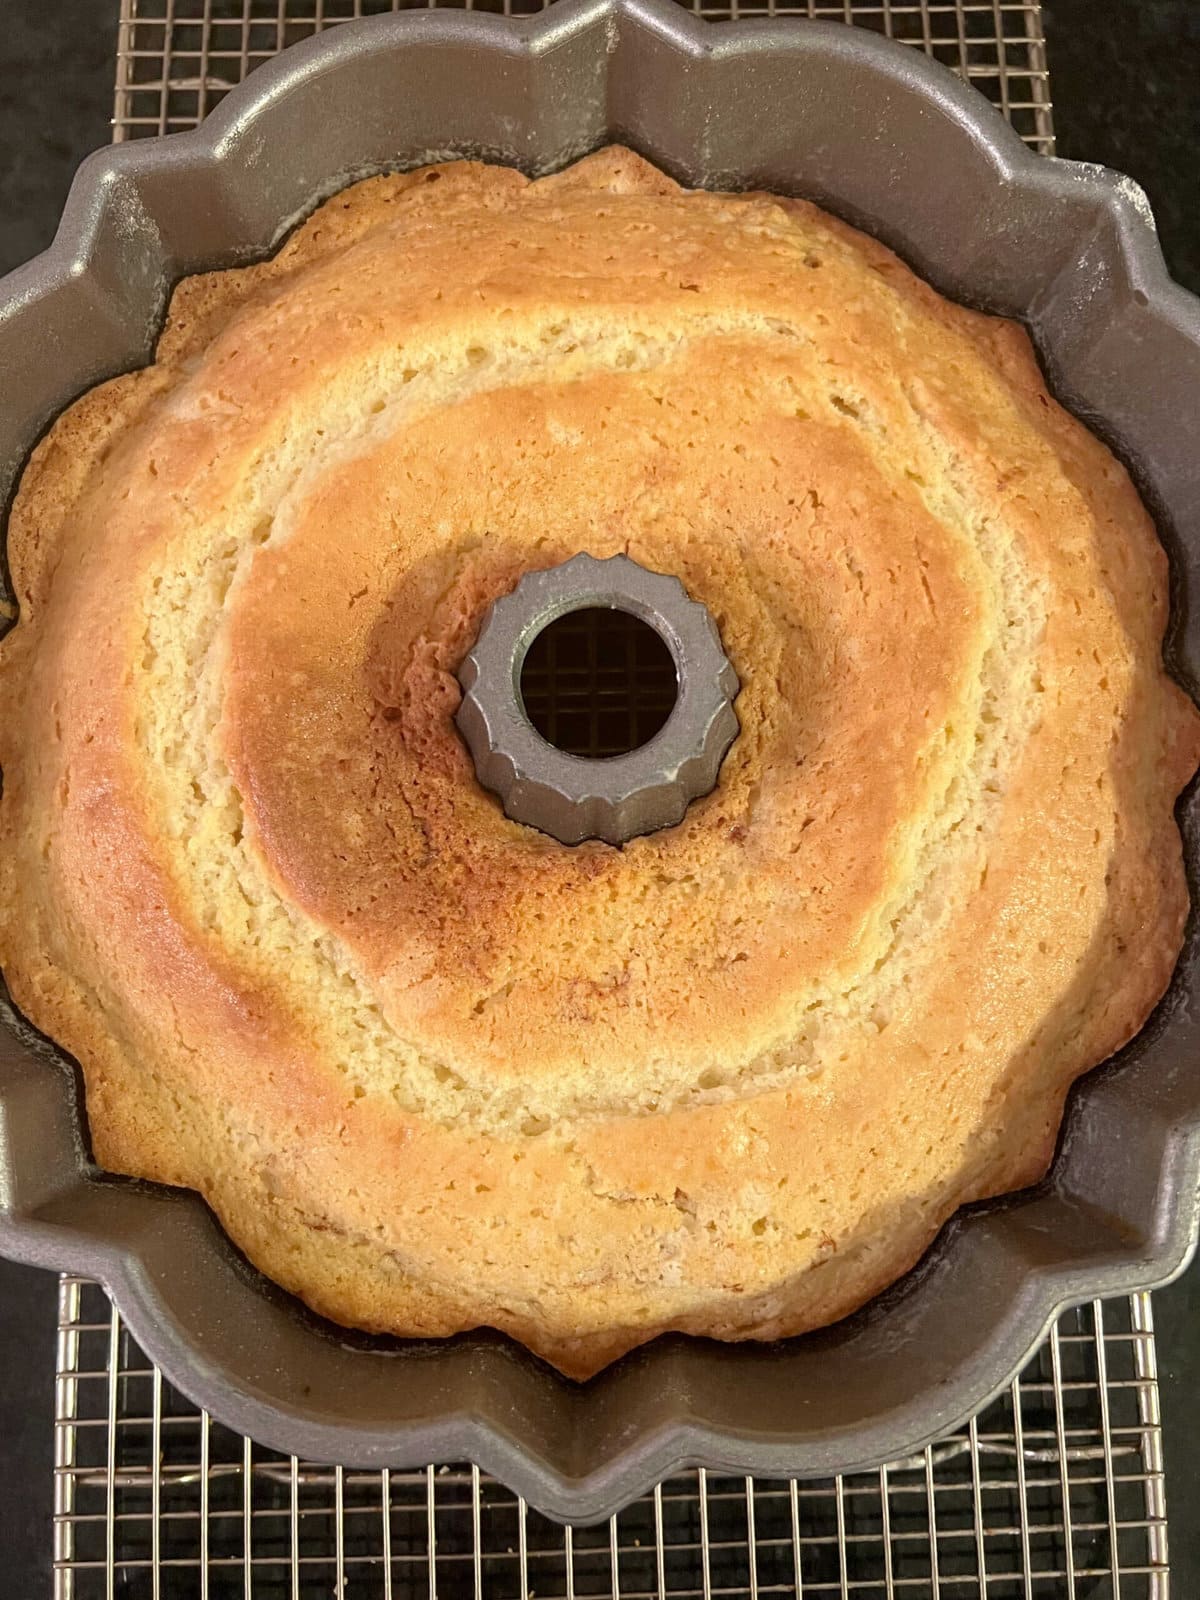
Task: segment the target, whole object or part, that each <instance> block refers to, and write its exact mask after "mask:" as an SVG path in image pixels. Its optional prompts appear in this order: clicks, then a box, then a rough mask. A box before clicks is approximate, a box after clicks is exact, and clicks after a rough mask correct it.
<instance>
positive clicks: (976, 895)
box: [0, 150, 1200, 1373]
mask: <svg viewBox="0 0 1200 1600" xmlns="http://www.w3.org/2000/svg"><path fill="white" fill-rule="evenodd" d="M580 550H586V551H589V552H590V553H592V554H593V555H596V556H607V555H610V554H613V553H615V552H617V551H625V552H627V553H628V554H629V555H631V556H632V557H634V558H635V559H636V560H637V561H639V562H641V563H642V564H643V565H644V566H646V567H649V568H652V569H655V570H658V571H662V572H669V573H672V574H674V575H676V576H678V577H679V578H680V579H681V580H682V582H683V583H684V585H685V586H686V588H687V589H688V590H689V591H690V593H691V594H692V595H693V596H695V597H696V598H697V599H699V600H702V601H703V602H704V603H705V604H706V605H707V606H708V608H709V610H710V611H711V613H712V615H713V616H714V618H715V619H716V620H717V623H718V625H719V627H720V630H721V634H722V638H723V641H724V644H725V647H726V650H727V651H728V653H729V655H730V656H731V658H732V659H733V661H734V663H735V665H736V668H737V672H738V675H739V678H740V681H741V684H742V692H741V695H740V698H739V701H738V715H739V718H740V721H741V728H742V732H741V735H740V737H739V738H738V740H737V741H736V743H735V744H734V746H733V748H732V750H731V752H730V754H729V756H728V758H727V760H726V762H725V765H724V767H723V769H722V774H721V778H720V781H719V783H718V786H717V788H716V790H715V791H714V792H713V793H712V794H711V795H710V796H708V797H707V798H706V799H704V800H702V801H699V802H697V803H695V804H694V805H693V806H692V807H691V809H690V810H689V812H688V813H687V816H686V817H685V819H684V821H683V823H682V824H681V825H680V826H679V827H677V828H673V829H669V830H666V831H664V832H662V833H659V834H655V835H652V836H649V837H645V838H640V839H637V840H634V841H633V842H632V843H630V844H629V845H627V846H625V847H623V848H621V849H613V848H611V847H609V846H607V845H602V844H592V845H583V846H579V847H576V848H568V847H565V846H562V845H559V844H557V843H556V842H555V841H553V840H551V839H549V838H547V837H544V836H543V835H541V834H538V833H536V832H534V831H533V830H530V829H528V828H524V827H522V826H520V825H519V824H516V823H512V822H509V821H508V820H506V819H505V817H504V816H503V815H502V813H501V811H500V809H499V807H498V806H497V804H496V802H495V800H494V799H493V798H492V797H491V796H490V795H488V794H487V793H485V792H484V791H483V790H482V789H481V788H480V787H479V785H478V784H477V782H476V780H475V777H474V773H473V770H472V768H471V764H470V760H469V757H468V756H467V754H466V751H465V750H464V748H463V746H462V744H461V742H460V740H459V737H458V735H457V733H456V730H455V727H454V723H453V714H454V711H455V709H456V707H457V704H458V698H459V689H458V685H457V681H456V678H455V669H456V667H457V665H458V663H459V661H460V660H461V658H462V656H463V654H464V653H465V651H466V650H467V648H468V647H469V645H470V644H471V642H472V640H473V639H474V636H475V633H476V631H477V630H478V627H479V624H480V622H481V620H482V617H483V614H484V612H485V611H486V609H487V606H488V605H489V603H490V602H491V601H492V600H493V599H494V598H496V597H497V596H498V595H500V594H502V593H504V592H506V591H507V590H509V589H510V588H511V587H512V586H513V585H514V583H515V582H516V581H517V579H518V577H519V576H520V575H521V573H522V572H524V571H527V570H529V569H530V568H536V567H543V566H548V565H551V564H553V563H556V562H558V561H561V560H563V559H565V558H567V557H569V556H571V555H573V554H575V553H576V552H577V551H580ZM11 555H12V563H13V569H14V573H15V574H16V577H17V581H18V585H19V589H20V598H21V601H22V621H21V625H20V626H19V627H18V628H17V629H16V630H15V631H14V633H13V634H12V635H11V636H10V638H9V639H8V641H6V644H5V646H4V657H3V672H4V681H5V687H6V691H7V696H8V706H9V714H8V715H7V716H6V718H5V719H4V720H5V723H6V726H5V728H4V731H3V751H2V754H3V759H4V764H5V778H6V786H5V794H4V802H3V830H4V831H3V841H4V842H3V856H2V860H3V871H4V874H5V884H4V889H5V897H4V898H5V909H4V912H3V918H4V920H3V926H2V927H0V954H2V955H3V958H4V963H5V969H6V971H7V973H8V975H9V977H10V981H11V982H12V984H13V987H14V990H15V992H16V995H17V998H18V1000H19V1002H20V1003H21V1004H22V1006H23V1007H24V1009H25V1010H26V1011H27V1012H28V1013H29V1014H30V1015H31V1017H32V1018H33V1020H34V1021H35V1022H37V1023H38V1024H39V1025H41V1026H43V1027H45V1028H46V1029H47V1030H48V1031H50V1032H51V1033H53V1034H54V1035H55V1036H56V1037H57V1038H59V1039H60V1040H61V1041H62V1042H63V1043H65V1044H66V1045H67V1046H68V1047H69V1048H71V1049H72V1050H73V1051H75V1053H76V1054H77V1055H78V1056H79V1057H80V1059H81V1061H82V1063H83V1067H84V1071H85V1075H86V1078H87V1085H88V1115H89V1121H90V1125H91V1130H92V1136H93V1139H94V1141H95V1145H96V1149H97V1152H98V1155H99V1156H100V1159H101V1160H102V1161H104V1162H105V1163H106V1164H108V1165H111V1166H113V1167H116V1168H118V1169H119V1170H123V1171H129V1172H134V1173H138V1174H141V1175H145V1176H150V1177H157V1178H162V1179H166V1180H167V1181H172V1182H181V1183H186V1184H189V1185H192V1186H195V1187H197V1188H199V1189H201V1190H202V1191H203V1192H204V1193H205V1194H206V1195H207V1196H208V1197H209V1198H210V1200H211V1201H212V1203H213V1204H214V1205H215V1206H216V1207H217V1209H218V1211H219V1212H220V1214H221V1216H222V1218H223V1220H224V1221H225V1223H226V1226H227V1227H228V1228H229V1230H230V1232H231V1233H232V1235H233V1237H234V1238H235V1239H236V1240H237V1241H238V1242H239V1243H241V1244H242V1245H243V1246H244V1248H246V1250H247V1251H248V1252H249V1253H250V1255H251V1256H252V1257H253V1258H254V1259H255V1260H257V1261H259V1262H260V1264H261V1265H263V1266H264V1267H265V1269H266V1270H267V1271H269V1272H270V1273H272V1274H273V1275H274V1276H276V1277H278V1278H279V1279H280V1280H281V1281H282V1282H284V1283H286V1284H287V1285H288V1286H289V1287H291V1288H294V1289H295V1290H297V1291H298V1292H299V1293H301V1294H303V1295H304V1296H305V1297H306V1298H307V1299H309V1300H310V1301H311V1302H312V1303H313V1304H315V1305H316V1306H317V1307H318V1308H320V1309H321V1310H323V1311H326V1312H327V1313H329V1314H330V1315H332V1316H335V1317H338V1318H340V1319H342V1320H345V1321H350V1322H358V1323H361V1324H363V1325H365V1326H370V1327H382V1328H388V1329H393V1330H395V1331H402V1332H404V1331H407V1332H430V1333H437V1332H444V1331H448V1330H450V1329H453V1328H458V1327H463V1326H472V1325H475V1324H477V1323H481V1322H487V1323H493V1324H495V1325H498V1326H501V1327H504V1328H507V1329H509V1330H510V1331H512V1332H514V1333H515V1334H517V1335H518V1336H519V1337H521V1338H523V1339H525V1340H526V1341H527V1342H528V1343H529V1344H531V1345H532V1346H533V1347H534V1348H535V1349H537V1350H539V1351H541V1352H543V1353H545V1354H547V1355H549V1356H550V1357H551V1359H553V1360H555V1361H557V1362H558V1363H559V1364H560V1365H561V1366H563V1367H564V1369H566V1370H569V1371H572V1372H578V1373H582V1372H586V1371H589V1370H592V1369H593V1368H594V1367H596V1366H597V1365H599V1364H602V1363H603V1362H604V1361H605V1360H608V1359H611V1358H612V1356H614V1355H615V1354H618V1353H620V1352H621V1351H622V1350H624V1349H626V1348H628V1347H629V1346H630V1345H632V1344H635V1343H638V1342H640V1341H641V1340H643V1339H645V1338H648V1337H651V1336H652V1335H653V1334H654V1333H656V1332H658V1331H660V1330H661V1329H663V1328H666V1327H683V1328H687V1329H692V1330H694V1331H699V1332H708V1333H712V1334H716V1335H719V1336H726V1337H737V1336H746V1335H771V1334H775V1333H780V1332H791V1331H795V1330H798V1329H800V1328H803V1327H808V1326H812V1325H815V1324H818V1323H820V1322H822V1321H827V1320H829V1319H830V1318H832V1317H835V1316H837V1315H840V1314H841V1313H843V1312H844V1311H846V1310H848V1309H850V1308H851V1307H852V1306H853V1305H856V1304H858V1303H860V1302H861V1301H862V1300H863V1299H864V1298H866V1297H867V1296H869V1295H870V1294H871V1293H872V1292H874V1291H875V1290H876V1289H877V1288H878V1287H879V1286H880V1285H881V1284H883V1283H886V1282H888V1281H890V1280H891V1279H892V1278H893V1277H895V1276H896V1275H897V1274H898V1273H899V1272H901V1271H902V1270H903V1269H904V1268H905V1267H907V1266H908V1265H909V1264H910V1263H911V1261H912V1260H913V1259H914V1258H915V1256H916V1255H917V1254H918V1253H919V1251H920V1250H921V1249H922V1248H923V1247H924V1246H925V1244H926V1243H927V1242H928V1240H929V1238H930V1237H931V1236H932V1234H933V1233H934V1232H935V1231H936V1229H937V1227H938V1226H939V1225H940V1224H941V1222H942V1221H943V1220H944V1218H945V1217H946V1216H947V1215H948V1214H949V1212H950V1211H951V1210H952V1209H953V1208H954V1207H955V1206H956V1205H958V1204H959V1203H961V1202H962V1201H963V1200H966V1199H969V1198H973V1197H977V1196H979V1195H982V1194H987V1193H993V1192H997V1191H999V1190H1002V1189H1004V1188H1007V1187H1012V1186H1015V1185H1018V1184H1021V1183H1024V1182H1027V1181H1029V1180H1031V1179H1032V1178H1033V1177H1035V1176H1037V1175H1038V1173H1040V1171H1041V1170H1042V1169H1043V1168H1044V1166H1045V1163H1046V1161H1047V1159H1048V1157H1049V1154H1050V1151H1051V1149H1052V1147H1053V1141H1054V1137H1055V1132H1056V1129H1057V1126H1058V1121H1059V1118H1060V1115H1061V1105H1062V1098H1063V1095H1064V1093H1065V1091H1066V1088H1067V1087H1068V1085H1069V1083H1070V1082H1071V1081H1072V1079H1073V1078H1074V1077H1075V1076H1076V1075H1078V1073H1079V1072H1081V1071H1083V1070H1085V1069H1086V1068H1087V1067H1089V1066H1091V1065H1093V1064H1094V1063H1095V1062H1097V1061H1098V1060H1100V1059H1102V1058H1103V1057H1104V1056H1105V1055H1107V1054H1108V1053H1109V1052H1110V1051H1111V1050H1112V1049H1114V1048H1115V1047H1116V1046H1117V1045H1118V1044H1120V1043H1121V1042H1122V1041H1123V1040H1124V1039H1125V1038H1127V1037H1128V1036H1129V1035H1130V1034H1131V1033H1132V1032H1134V1031H1135V1030H1136V1029H1137V1028H1138V1027H1139V1026H1140V1025H1141V1022H1142V1021H1143V1020H1144V1018H1145V1016H1146V1014H1147V1012H1148V1010H1149V1009H1150V1007H1151V1006H1152V1004H1153V1003H1154V1001H1155V999H1156V998H1157V997H1158V995H1159V994H1160V993H1161V991H1162V989H1163V987H1164V985H1165V983H1166V981H1167V977H1168V975H1169V973H1170V970H1171V967H1172V965H1173V963H1174V960H1175V956H1176V953H1177V950H1178V946H1179V941H1180V930H1181V926H1182V919H1183V915H1184V911H1185V909H1186V890H1185V885H1184V880H1183V875H1182V868H1181V865H1180V846H1179V838H1178V834H1177V831H1176V829H1175V825H1174V821H1173V817H1172V804H1173V801H1174V798H1175V795H1176V794H1177V792H1178V790H1179V788H1180V786H1181V785H1182V783H1183V782H1184V781H1185V780H1186V778H1187V777H1188V776H1189V775H1190V774H1191V772H1192V770H1193V768H1194V766H1195V764H1196V760H1197V754H1198V750H1200V743H1198V719H1197V716H1196V713H1195V711H1194V709H1193V708H1192V706H1191V705H1190V703H1189V702H1188V701H1187V700H1186V699H1185V698H1184V696H1183V695H1182V694H1181V693H1180V691H1178V690H1177V689H1176V688H1175V687H1174V685H1172V684H1171V683H1170V682H1169V680H1168V679H1167V678H1166V676H1165V675H1164V672H1163V669H1162V664H1161V656H1160V641H1161V636H1162V629H1163V625H1164V620H1165V607H1166V573H1165V558H1164V556H1163V552H1162V550H1161V548H1160V546H1159V545H1158V542H1157V540H1156V538H1155V536H1154V531H1153V528H1152V526H1151V524H1150V521H1149V519H1148V517H1147V516H1146V513H1145V511H1144V510H1143V508H1142V507H1141V505H1140V504H1139V502H1138V499H1137V497H1136V494H1135V493H1134V491H1133V489H1132V487H1131V486H1130V484H1129V481H1128V479H1127V477H1126V475H1125V473H1124V471H1123V470H1122V469H1121V468H1120V467H1119V466H1118V464H1117V463H1116V462H1115V461H1114V460H1113V458H1112V457H1111V455H1109V453H1108V452H1107V451H1106V450H1105V449H1104V448H1103V447H1102V446H1101V445H1100V444H1099V443H1098V442H1097V441H1096V440H1095V439H1093V438H1092V437H1091V436H1090V435H1089V434H1088V433H1087V432H1086V431H1085V430H1084V429H1083V428H1082V427H1081V426H1079V425H1078V424H1077V423H1075V422H1073V421H1072V420H1071V419H1070V418H1068V417H1067V416H1066V415H1065V414H1064V413H1063V412H1062V411H1061V410H1060V409H1059V408H1058V407H1057V406H1056V405H1055V403H1054V402H1053V401H1052V400H1051V399H1050V397H1049V396H1048V395H1047V393H1046V391H1045V388H1044V385H1043V383H1042V380H1041V377H1040V375H1039V372H1038V369H1037V366H1036V363H1035V362H1034V359H1033V357H1032V354H1031V352H1030V349H1029V346H1028V342H1027V340H1026V338H1025V336H1024V335H1023V334H1022V333H1021V332H1020V331H1019V330H1018V329H1017V328H1016V327H1014V326H1012V325H1010V324H1005V323H1001V322H997V321H993V320H990V319H987V318H984V317H982V316H979V315H976V314H974V313H970V312H967V311H964V310H962V309H960V308H957V307H954V306H951V305H949V304H947V303H946V302H945V301H943V300H942V299H940V298H939V297H938V296H937V295H936V294H934V293H933V291H932V290H930V289H929V288H927V287H926V286H924V285H923V284H921V283H920V282H919V281H918V280H916V279H915V278H914V277H913V276H912V275H911V274H910V273H909V272H908V271H907V269H905V268H904V267H903V266H902V265H901V264H900V263H899V262H897V261H896V259H895V258H894V257H893V256H891V255H890V254H889V253H888V252H887V251H885V250H884V249H882V248H881V247H880V246H878V245H876V244H873V243H872V242H870V241H869V240H867V239H865V238H863V237H862V236H861V235H859V234H856V233H854V232H853V231H851V230H850V229H848V228H846V227H845V226H843V225H841V224H839V223H837V222H835V221H834V220H833V219H831V218H830V217H828V216H826V215H825V214H824V213H822V212H820V211H818V210H816V209H815V208H814V207H812V206H809V205H806V204H804V203H802V202H797V201H784V200H778V199H775V198H773V197H770V196H764V195H751V196H728V195H710V194H691V193H685V192H683V191H681V190H679V189H678V188H677V187H676V186H675V185H674V184H673V183H671V182H670V180H668V179H666V178H665V177H663V176H662V175H661V174H660V173H657V172H656V171H655V170H654V169H653V168H651V167H649V166H648V165H646V164H645V163H644V162H642V161H640V160H639V159H638V158H637V157H635V156H633V155H631V154H630V153H629V152H626V151H620V150H609V151H605V152H601V153H600V154H599V155H597V156H593V157H590V158H588V159H587V160H586V161H583V162H580V163H579V164H577V165H576V166H574V167H572V168H570V169H568V170H567V171H566V172H565V173H563V174H560V175H559V176H557V177H555V178H550V179H544V180H541V181H540V182H537V183H529V182H527V181H526V180H525V179H524V178H523V177H521V176H520V175H519V174H517V173H515V172H512V171H509V170H506V169H502V168H495V167H486V166H482V165H479V164H472V163H465V162H464V163H454V164H451V165H449V166H444V167H437V168H430V169H426V170H424V171H422V172H418V173H413V174H409V175H407V176H404V177H397V178H381V179H374V180H370V181H368V182H366V183H363V184H359V185H356V186H355V187H354V188H352V189H350V190H347V191H346V192H345V193H344V194H343V195H341V196H338V197H336V198H335V199H334V200H332V201H330V202H328V203H327V204H326V205H325V206H323V207H322V208H321V209H320V210H319V211H318V212H317V213H316V215H315V216H314V217H313V218H312V219H311V220H310V221H309V222H308V223H307V224H305V226H304V227H303V228H302V229H301V230H300V231H299V232H298V234H297V235H295V236H294V237H293V239H292V240H291V241H290V242H289V244H288V245H287V246H286V247H285V249H284V250H283V251H282V252H281V253H280V255H279V256H278V257H277V258H276V259H275V260H274V261H272V262H270V263H267V264H265V265H263V266H261V267H255V268H249V269H243V270H241V271H231V272H227V273H221V274H215V275H213V276H211V277H209V278H203V279H195V280H190V281H189V282H186V283H185V284H184V285H182V286H181V288H180V289H179V290H178V291H177V293H176V296H175V300H174V303H173V308H172V315H171V322H170V326H169V328H168V331H167V333H166V335H165V336H164V339H163V342H162V347H161V349H160V352H159V357H158V360H157V362H156V364H155V365H154V366H153V367H152V368H149V369H147V371H146V372H145V373H142V374H137V375H135V376H133V377H132V378H128V379H121V380H118V381H117V382H116V383H114V384H110V385H108V386H106V387H105V388H103V389H101V390H98V391H96V392H95V393H93V394H92V395H90V396H88V397H86V398H85V399H84V400H83V401H81V402H80V403H79V404H78V405H77V406H76V407H74V408H73V409H72V410H71V411H70V412H68V413H67V415H66V417H65V418H64V419H63V420H62V421H61V422H60V423H59V425H58V426H57V428H56V429H55V430H54V431H53V433H52V434H51V435H50V437H49V439H48V440H47V441H46V443H44V444H43V446H42V447H41V448H40V449H39V451H38V453H37V455H36V456H35V459H34V462H33V465H32V466H31V468H30V470H29V472H28V473H27V475H26V480H25V486H24V488H23V491H22V496H21V500H20V502H19V504H18V507H17V510H16V512H15V514H14V520H13V531H12V536H11Z"/></svg>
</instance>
